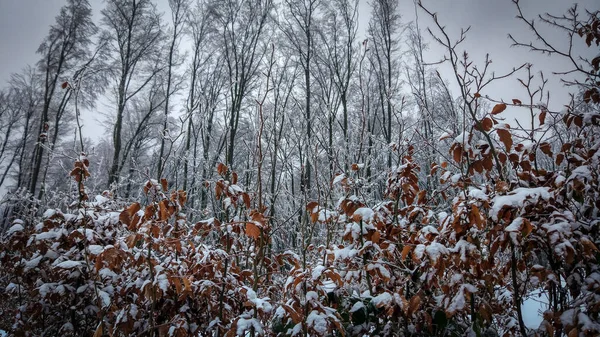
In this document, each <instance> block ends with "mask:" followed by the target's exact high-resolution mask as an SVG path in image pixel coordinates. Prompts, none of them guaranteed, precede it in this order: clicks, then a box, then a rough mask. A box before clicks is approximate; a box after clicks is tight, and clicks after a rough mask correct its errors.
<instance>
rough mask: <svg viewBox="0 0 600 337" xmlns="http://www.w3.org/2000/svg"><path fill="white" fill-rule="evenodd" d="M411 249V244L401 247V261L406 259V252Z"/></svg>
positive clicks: (408, 252)
mask: <svg viewBox="0 0 600 337" xmlns="http://www.w3.org/2000/svg"><path fill="white" fill-rule="evenodd" d="M411 250H412V246H408V245H406V246H404V248H402V261H404V260H406V257H407V256H408V254H410V251H411Z"/></svg>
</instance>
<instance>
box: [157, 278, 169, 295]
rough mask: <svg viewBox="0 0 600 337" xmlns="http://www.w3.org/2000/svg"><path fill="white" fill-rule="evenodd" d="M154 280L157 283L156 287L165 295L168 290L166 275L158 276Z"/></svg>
mask: <svg viewBox="0 0 600 337" xmlns="http://www.w3.org/2000/svg"><path fill="white" fill-rule="evenodd" d="M156 280H157V282H158V287H159V288H160V289H161V290H162V291H163V292H164V293H166V292H167V291H168V290H169V280H168V279H167V275H165V274H160V275H158V276H157V277H156Z"/></svg>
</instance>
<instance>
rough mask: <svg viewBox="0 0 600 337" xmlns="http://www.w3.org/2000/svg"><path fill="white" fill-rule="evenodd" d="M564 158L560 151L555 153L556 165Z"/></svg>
mask: <svg viewBox="0 0 600 337" xmlns="http://www.w3.org/2000/svg"><path fill="white" fill-rule="evenodd" d="M564 159H565V155H564V154H562V153H559V154H557V155H556V165H560V164H561V163H562V162H563V160H564Z"/></svg>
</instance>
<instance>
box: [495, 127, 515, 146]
mask: <svg viewBox="0 0 600 337" xmlns="http://www.w3.org/2000/svg"><path fill="white" fill-rule="evenodd" d="M496 133H498V138H500V141H501V142H502V143H504V146H505V147H506V151H510V149H511V147H512V145H513V141H512V136H511V134H510V132H509V131H508V130H504V129H497V130H496Z"/></svg>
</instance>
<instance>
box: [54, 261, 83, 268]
mask: <svg viewBox="0 0 600 337" xmlns="http://www.w3.org/2000/svg"><path fill="white" fill-rule="evenodd" d="M81 265H82V263H81V261H70V260H69V261H63V262H61V263H59V264H57V265H56V267H57V268H63V269H72V268H75V267H79V266H81Z"/></svg>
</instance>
